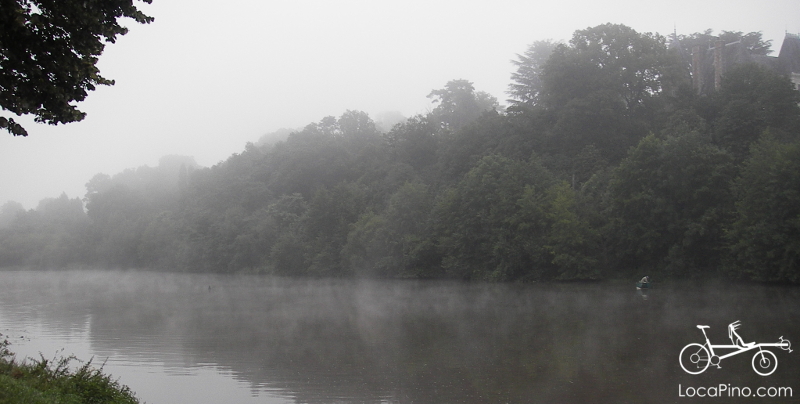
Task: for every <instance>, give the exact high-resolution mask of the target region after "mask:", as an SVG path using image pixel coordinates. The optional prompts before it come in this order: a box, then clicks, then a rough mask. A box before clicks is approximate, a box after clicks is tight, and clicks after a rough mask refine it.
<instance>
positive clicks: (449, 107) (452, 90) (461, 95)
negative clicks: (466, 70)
mask: <svg viewBox="0 0 800 404" xmlns="http://www.w3.org/2000/svg"><path fill="white" fill-rule="evenodd" d="M428 98H431V99H432V100H433V102H434V103H438V104H439V105H437V106H436V108H434V109H433V111H431V115H432V116H433V119H434V120H437V121H438V122H440V123H441V126H442V128H444V129H449V130H453V131H455V130H458V129H460V128H461V127H463V126H464V125H466V124H468V123H470V122H472V121H474V120H475V119H476V118H478V117H479V116H480V115H481V113H483V112H484V111H490V110H492V109H496V108H497V107H498V103H497V99H496V98H495V97H493V96H491V95H490V94H489V93H486V92H483V91H477V92H476V91H475V87H474V86H473V85H472V83H471V82H470V81H468V80H463V79H460V80H451V81H449V82H447V84H446V85H445V86H444V88H442V89H439V90H433V91H431V93H430V94H428Z"/></svg>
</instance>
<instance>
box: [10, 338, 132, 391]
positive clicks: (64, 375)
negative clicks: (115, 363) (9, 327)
mask: <svg viewBox="0 0 800 404" xmlns="http://www.w3.org/2000/svg"><path fill="white" fill-rule="evenodd" d="M75 360H76V359H74V358H63V359H59V360H57V361H49V360H46V359H44V358H42V359H41V360H38V361H32V362H30V363H28V362H17V361H16V360H15V358H14V355H13V354H12V353H11V351H9V349H8V341H4V342H2V343H0V403H1V404H39V403H41V404H52V403H62V404H136V403H139V400H137V399H136V397H134V394H133V393H132V392H131V391H130V389H128V387H127V386H124V385H121V384H119V382H118V381H116V380H114V379H112V378H111V376H109V375H106V374H104V373H103V372H102V367H101V368H100V369H97V368H94V367H92V363H91V361H89V362H87V363H84V364H83V365H81V366H79V367H77V368H76V369H71V366H70V365H71V363H72V362H73V361H75Z"/></svg>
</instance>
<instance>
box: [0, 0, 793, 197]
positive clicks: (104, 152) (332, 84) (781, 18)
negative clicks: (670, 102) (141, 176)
mask: <svg viewBox="0 0 800 404" xmlns="http://www.w3.org/2000/svg"><path fill="white" fill-rule="evenodd" d="M140 9H141V10H142V11H144V12H145V13H146V14H148V15H150V16H153V17H155V19H156V20H155V22H154V23H152V24H149V25H138V24H135V23H134V22H132V21H131V20H126V21H124V22H123V25H125V26H127V27H129V28H130V32H129V33H128V34H127V35H125V36H124V37H121V38H119V40H118V41H117V43H116V44H109V45H108V46H107V47H106V51H105V53H104V54H103V56H101V58H100V62H99V67H100V71H101V74H102V75H103V76H104V77H106V78H110V79H114V80H116V85H114V86H110V87H101V88H99V89H98V90H97V91H94V92H92V93H90V94H89V97H88V98H87V100H86V101H84V102H83V103H80V104H79V109H81V110H82V111H84V112H87V113H88V116H87V117H86V119H85V120H84V121H82V122H78V123H72V124H68V125H59V126H48V125H40V124H34V123H32V119H24V118H23V119H19V121H21V122H22V123H23V125H24V126H25V127H26V129H27V130H28V132H29V134H30V136H28V137H27V138H21V137H17V138H14V137H12V136H10V135H8V134H6V133H5V132H3V133H0V204H2V203H4V202H5V201H7V200H15V201H18V202H21V203H22V204H23V205H24V206H25V207H26V208H34V207H36V204H37V203H38V201H39V200H40V199H42V198H46V197H57V196H59V195H60V194H61V193H62V192H66V193H67V195H68V196H69V197H71V198H72V197H81V198H82V197H83V196H84V194H85V187H84V185H85V183H86V182H87V181H88V180H89V179H90V178H91V177H92V176H94V175H95V174H97V173H106V174H109V175H113V174H116V173H118V172H120V171H122V170H124V169H126V168H135V167H138V166H141V165H150V166H154V165H156V164H157V163H158V159H159V158H160V157H161V156H164V155H168V154H180V155H190V156H194V157H195V158H196V159H197V162H198V163H200V164H201V165H205V166H210V165H213V164H216V163H218V162H219V161H221V160H224V159H226V158H227V157H229V156H230V155H231V154H233V153H237V152H240V151H242V150H243V149H244V145H245V143H246V142H248V141H255V140H257V139H258V138H259V137H260V136H261V135H263V134H265V133H269V132H272V131H274V130H277V129H279V128H301V127H303V126H305V125H306V124H308V123H311V122H316V121H319V120H320V119H321V118H323V117H325V116H328V115H333V116H339V115H341V114H342V113H343V112H344V111H345V110H347V109H353V110H362V111H365V112H367V113H369V114H370V116H372V117H373V118H374V117H375V116H376V115H377V114H379V113H381V112H386V111H399V112H401V113H402V114H403V115H405V116H407V117H408V116H411V115H414V114H417V113H424V112H426V111H427V110H428V109H429V108H430V107H431V104H430V100H429V99H428V98H426V95H427V94H428V93H430V91H431V90H433V89H437V88H442V87H443V86H444V84H445V83H447V82H448V81H449V80H453V79H467V80H470V81H472V82H473V83H474V85H475V87H476V89H477V90H481V91H486V92H489V93H490V94H492V95H494V96H495V97H497V98H498V99H499V100H501V102H502V101H503V100H505V99H506V98H507V96H506V94H505V91H506V89H507V86H508V84H509V77H510V74H511V72H512V71H513V65H512V64H511V63H510V60H512V59H514V57H515V54H517V53H522V52H524V51H525V49H526V46H527V45H528V44H530V43H531V42H533V41H536V40H541V39H554V40H568V39H569V38H570V36H571V35H572V32H573V31H575V30H578V29H584V28H587V27H591V26H595V25H599V24H603V23H607V22H611V23H619V24H625V25H628V26H630V27H632V28H634V29H636V30H637V31H639V32H658V33H661V34H662V35H667V34H670V33H672V31H673V27H676V28H677V30H678V33H679V34H689V33H693V32H697V31H703V30H705V29H707V28H711V29H713V30H714V31H715V32H719V31H720V30H729V31H743V32H751V31H761V32H762V33H763V35H764V38H765V39H772V40H773V43H772V48H773V50H774V54H775V55H777V52H778V51H779V50H780V45H781V42H782V41H783V37H784V33H785V32H786V31H789V32H790V33H800V18H798V17H800V0H761V1H754V0H751V1H735V0H733V1H732V0H727V1H716V0H714V1H708V0H674V1H671V2H669V1H659V2H655V1H646V0H616V1H606V2H599V1H576V0H560V1H553V2H551V3H544V2H540V1H530V0H528V1H522V0H494V1H491V2H490V1H475V0H460V1H440V0H425V1H422V0H403V1H381V0H350V1H339V0H328V1H309V0H286V1H254V0H250V1H245V0H228V1H225V2H220V1H208V0H153V4H152V5H147V4H143V3H140ZM4 115H6V116H8V114H7V113H5V114H4Z"/></svg>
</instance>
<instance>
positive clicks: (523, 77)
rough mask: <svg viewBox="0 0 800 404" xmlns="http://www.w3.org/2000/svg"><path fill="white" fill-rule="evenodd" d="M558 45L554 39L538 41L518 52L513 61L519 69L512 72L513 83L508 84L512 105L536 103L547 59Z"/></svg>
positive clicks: (518, 106)
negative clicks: (520, 52)
mask: <svg viewBox="0 0 800 404" xmlns="http://www.w3.org/2000/svg"><path fill="white" fill-rule="evenodd" d="M556 46H558V42H553V41H552V40H549V39H548V40H544V41H536V42H534V43H532V44H530V45H529V46H528V49H526V50H525V53H523V54H521V55H520V54H517V58H516V60H512V61H511V63H513V64H514V66H516V67H517V71H515V72H514V73H511V81H512V83H511V84H509V85H508V95H510V96H511V98H510V99H509V100H508V102H509V103H511V105H512V106H514V107H517V108H520V107H523V106H526V105H528V106H530V105H536V104H538V103H539V96H540V94H541V92H542V70H543V68H544V65H545V63H546V62H547V59H548V58H550V55H551V54H552V53H553V50H555V48H556Z"/></svg>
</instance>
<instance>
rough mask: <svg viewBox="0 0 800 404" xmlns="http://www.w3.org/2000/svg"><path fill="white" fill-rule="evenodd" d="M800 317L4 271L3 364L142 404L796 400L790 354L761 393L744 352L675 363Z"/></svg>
mask: <svg viewBox="0 0 800 404" xmlns="http://www.w3.org/2000/svg"><path fill="white" fill-rule="evenodd" d="M798 303H800V291H798V289H796V288H782V287H768V286H760V285H721V284H720V285H718V284H704V285H693V284H691V283H688V282H687V283H680V284H664V285H659V287H658V288H656V289H654V290H652V291H650V292H648V293H641V292H637V291H636V290H635V289H634V287H633V285H632V283H631V284H629V283H607V282H606V283H592V284H581V283H574V284H529V285H518V284H476V283H469V284H466V283H457V282H431V281H428V282H424V281H374V280H373V281H367V280H360V281H359V280H319V279H284V278H274V277H264V276H249V275H248V276H229V275H227V276H226V275H197V274H192V275H190V274H172V273H154V272H117V271H102V272H101V271H61V272H55V271H51V272H25V271H4V272H0V322H1V323H0V332H2V333H3V334H4V335H5V336H7V337H9V340H11V342H12V344H13V345H12V347H11V348H12V351H14V352H17V353H18V354H19V355H29V356H34V357H38V352H42V355H44V356H45V357H46V358H49V357H52V356H53V355H54V354H55V353H56V351H58V350H60V349H62V348H64V351H63V354H64V355H68V354H71V353H75V354H76V355H77V356H79V357H80V358H81V359H89V357H91V356H94V357H95V361H96V363H102V362H103V361H104V360H107V362H106V369H107V370H108V371H109V372H110V373H112V374H113V375H114V376H115V377H119V378H120V381H121V382H122V383H124V384H127V385H129V386H131V388H132V389H133V390H134V391H136V392H137V394H138V395H139V397H140V398H141V399H143V400H144V401H146V402H148V403H175V402H192V403H218V402H228V403H246V402H247V403H249V402H274V403H292V402H301V403H330V402H342V403H351V402H352V403H356V402H357V403H380V402H391V403H412V402H413V403H444V402H446V403H501V402H512V403H529V402H536V403H564V402H575V403H577V402H652V403H672V402H678V401H680V402H684V401H685V402H694V401H703V399H697V398H695V399H692V398H685V397H684V398H680V397H679V396H678V386H679V384H680V385H682V386H683V387H684V388H685V387H686V386H711V385H718V384H720V383H724V384H731V385H733V386H749V387H750V388H757V387H760V386H786V387H792V388H794V390H796V392H797V394H800V384H798V383H797V377H796V375H797V374H800V361H798V354H797V353H788V352H786V351H782V350H780V349H777V348H776V349H772V351H773V352H774V353H775V354H776V356H777V358H778V362H779V365H778V368H777V370H776V372H775V373H774V374H772V375H771V376H769V377H762V376H758V375H756V374H755V372H753V369H752V368H751V359H752V356H753V355H752V352H749V353H744V354H741V355H738V356H734V357H731V358H727V359H725V360H724V361H723V362H722V368H721V369H716V368H714V367H711V368H709V369H708V370H707V371H706V372H705V373H703V374H701V375H697V376H692V375H688V374H686V373H685V372H684V371H683V370H682V369H681V367H680V365H679V364H678V353H679V352H680V350H681V348H682V347H683V346H685V345H686V344H688V343H690V342H699V343H702V342H703V337H702V334H701V332H700V331H699V330H698V329H697V328H696V325H697V324H704V325H709V326H711V328H710V329H708V330H707V331H708V334H709V337H710V338H711V340H712V343H714V344H727V343H729V340H728V339H727V328H726V327H727V324H728V323H731V322H733V321H735V320H741V322H742V327H741V328H740V330H739V333H740V334H741V335H742V336H743V337H744V338H745V340H747V341H748V342H749V341H756V342H759V343H760V342H777V341H778V337H779V336H784V337H786V338H788V339H789V340H791V341H792V342H797V341H796V340H798V338H800V324H798V320H797V319H798V307H800V305H799V304H798ZM87 356H89V357H87ZM705 400H706V401H704V402H708V400H709V399H708V398H706V399H705ZM710 400H714V399H710ZM717 400H718V401H719V402H735V401H736V400H732V399H730V398H724V399H723V398H718V399H717ZM741 400H742V401H743V402H763V401H770V399H753V398H749V399H741ZM759 400H761V401H759ZM771 402H777V401H775V400H774V399H772V400H771Z"/></svg>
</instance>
